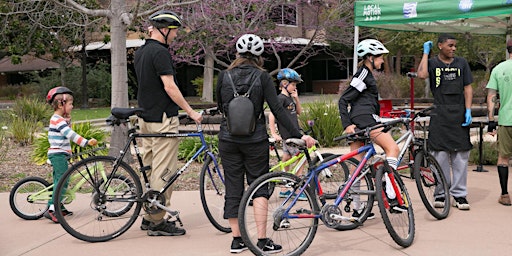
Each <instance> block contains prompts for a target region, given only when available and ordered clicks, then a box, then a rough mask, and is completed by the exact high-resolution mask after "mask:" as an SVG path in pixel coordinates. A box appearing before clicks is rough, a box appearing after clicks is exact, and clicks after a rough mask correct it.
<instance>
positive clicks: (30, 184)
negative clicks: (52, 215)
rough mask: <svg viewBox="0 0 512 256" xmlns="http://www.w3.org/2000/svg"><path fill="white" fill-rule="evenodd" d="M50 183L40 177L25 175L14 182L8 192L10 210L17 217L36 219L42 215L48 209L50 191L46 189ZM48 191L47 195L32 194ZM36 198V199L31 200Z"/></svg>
mask: <svg viewBox="0 0 512 256" xmlns="http://www.w3.org/2000/svg"><path fill="white" fill-rule="evenodd" d="M50 185H51V184H50V183H49V182H48V181H46V180H45V179H43V178H41V177H27V178H24V179H22V180H20V181H18V182H16V184H14V186H13V187H12V189H11V192H10V193H9V205H10V206H11V210H12V211H13V212H14V214H16V215H17V216H18V217H20V218H22V219H25V220H37V219H40V218H41V217H43V214H44V213H45V212H46V210H48V199H49V198H51V193H52V191H51V190H50V189H48V187H49V186H50ZM44 190H47V191H46V192H47V193H49V197H41V196H37V195H35V197H33V195H34V194H39V193H42V192H44ZM33 200H36V201H33Z"/></svg>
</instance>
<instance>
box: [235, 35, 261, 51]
mask: <svg viewBox="0 0 512 256" xmlns="http://www.w3.org/2000/svg"><path fill="white" fill-rule="evenodd" d="M264 50H265V49H264V46H263V40H261V38H260V37H259V36H257V35H254V34H245V35H242V36H241V37H240V38H238V40H237V41H236V51H237V52H238V53H247V52H250V53H252V54H254V55H256V56H260V55H261V54H262V53H263V51H264Z"/></svg>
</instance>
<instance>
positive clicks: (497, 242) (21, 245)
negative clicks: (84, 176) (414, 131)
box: [0, 166, 512, 256]
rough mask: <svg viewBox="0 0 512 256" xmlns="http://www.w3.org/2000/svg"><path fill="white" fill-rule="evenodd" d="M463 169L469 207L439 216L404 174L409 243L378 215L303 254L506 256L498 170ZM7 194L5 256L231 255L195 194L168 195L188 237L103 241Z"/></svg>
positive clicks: (0, 235)
mask: <svg viewBox="0 0 512 256" xmlns="http://www.w3.org/2000/svg"><path fill="white" fill-rule="evenodd" d="M468 169H469V177H468V190H469V196H468V201H469V203H470V204H471V210H470V211H460V210H458V209H456V208H451V211H450V216H449V217H448V218H447V219H445V220H441V221H439V220H436V219H434V218H433V217H432V216H431V215H430V214H429V213H428V212H427V211H426V209H425V207H424V206H423V204H422V203H421V200H420V198H419V196H418V193H417V189H416V186H415V183H414V181H413V180H409V179H405V182H406V186H407V188H408V189H409V193H410V194H411V197H412V198H413V207H414V213H415V222H416V238H415V240H414V243H413V244H412V246H410V247H409V248H405V249H404V248H401V247H399V246H398V245H396V244H395V243H394V242H393V240H392V239H391V237H390V236H389V234H388V233H387V231H386V229H385V227H384V224H383V223H382V219H381V218H379V217H378V218H376V219H374V220H368V221H367V222H366V223H365V224H364V226H362V227H360V228H358V229H356V230H352V231H344V232H340V231H335V230H331V229H328V228H326V227H324V226H321V227H320V228H319V229H318V232H317V234H316V236H315V239H314V241H313V243H312V245H311V247H310V248H309V249H308V250H307V251H306V253H305V255H334V254H340V255H341V254H343V255H378V256H382V255H510V254H509V253H511V252H512V241H511V237H512V235H511V233H512V207H506V206H502V205H500V204H498V203H497V199H498V196H499V193H500V188H499V184H498V177H497V173H496V171H495V169H496V168H495V167H493V166H484V169H486V170H489V172H474V171H472V170H474V169H475V166H470V167H469V168H468ZM178 182H179V181H178ZM8 197H9V194H8V193H0V206H1V207H0V216H1V217H0V227H2V231H0V255H3V256H11V255H27V256H29V255H37V256H39V255H76V256H80V255H84V256H85V255H87V256H91V255H109V256H116V255H119V256H126V255H198V256H199V255H231V254H230V253H229V246H230V244H231V234H224V233H221V232H219V231H217V230H216V229H215V228H214V227H213V226H212V225H211V224H210V223H209V222H208V219H207V218H206V216H205V215H204V212H203V209H202V206H201V202H200V199H199V192H198V191H177V192H175V193H174V194H173V199H172V200H173V202H174V205H173V208H175V209H179V210H180V211H181V217H182V220H183V223H184V225H185V228H186V230H187V234H186V235H184V236H181V237H148V236H147V235H146V232H144V231H140V230H139V225H140V220H139V221H137V222H136V223H135V224H134V226H133V227H132V228H131V229H130V230H129V231H127V232H126V233H125V234H123V235H121V236H120V237H118V238H116V239H114V240H111V241H109V242H104V243H87V242H83V241H80V240H77V239H75V238H74V237H72V236H71V235H69V234H67V233H66V232H65V231H64V229H62V228H61V226H60V225H57V224H53V223H51V222H50V221H49V220H47V219H40V220H36V221H27V220H22V219H20V218H18V217H17V216H16V215H14V213H12V211H11V209H10V206H9V203H8V201H9V199H8ZM240 255H251V253H250V251H246V252H244V253H241V254H240Z"/></svg>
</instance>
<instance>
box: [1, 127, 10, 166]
mask: <svg viewBox="0 0 512 256" xmlns="http://www.w3.org/2000/svg"><path fill="white" fill-rule="evenodd" d="M2 120H3V119H2ZM6 130H7V126H5V125H4V124H3V123H2V122H0V163H1V162H3V161H4V160H5V156H6V155H7V152H8V151H9V146H8V145H7V137H6V136H5V132H6Z"/></svg>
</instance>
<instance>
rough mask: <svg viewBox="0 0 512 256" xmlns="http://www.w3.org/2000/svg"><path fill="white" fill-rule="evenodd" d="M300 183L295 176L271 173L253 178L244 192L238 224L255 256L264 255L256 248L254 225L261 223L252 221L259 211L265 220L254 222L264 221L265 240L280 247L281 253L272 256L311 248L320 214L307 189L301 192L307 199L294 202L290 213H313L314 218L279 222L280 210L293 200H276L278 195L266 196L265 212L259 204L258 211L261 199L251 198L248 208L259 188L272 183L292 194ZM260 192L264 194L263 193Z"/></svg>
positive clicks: (308, 187) (290, 219) (311, 190)
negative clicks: (288, 190) (291, 191)
mask: <svg viewBox="0 0 512 256" xmlns="http://www.w3.org/2000/svg"><path fill="white" fill-rule="evenodd" d="M303 182H304V181H302V180H301V179H300V178H299V177H297V176H295V175H293V174H290V173H285V172H271V173H267V174H265V175H263V176H261V177H259V178H258V179H256V180H255V181H254V182H253V183H252V184H251V185H250V186H249V188H248V189H247V191H246V192H245V193H244V195H243V197H242V201H241V203H240V207H239V211H238V225H239V227H240V233H241V235H242V239H243V241H244V242H245V244H246V246H247V247H248V248H249V249H250V250H251V251H252V252H253V253H254V254H255V255H265V254H266V252H264V251H263V250H262V249H260V248H259V247H258V246H257V242H258V231H257V230H258V229H257V226H260V227H261V226H262V223H261V221H260V222H259V224H258V223H256V221H255V219H256V218H257V216H259V215H257V214H255V212H257V211H258V209H263V210H262V211H261V213H263V212H265V213H264V215H266V217H262V216H260V218H258V219H259V220H262V219H263V218H265V221H266V226H265V227H266V233H267V238H269V239H272V240H273V241H274V243H275V244H279V245H281V246H282V247H283V248H282V251H281V252H278V253H275V254H273V255H300V254H302V253H303V252H304V251H305V250H306V249H307V248H308V247H309V246H310V245H311V243H312V241H313V239H314V237H315V234H316V231H317V229H318V215H319V213H320V209H319V206H318V201H317V198H316V195H315V192H314V191H313V188H312V187H311V186H306V190H305V191H304V194H305V195H306V198H307V200H306V201H300V200H297V201H296V204H295V205H294V206H293V208H292V209H291V211H292V212H293V213H294V214H307V215H309V216H310V217H311V214H314V215H317V216H316V218H288V219H282V218H281V217H282V216H283V215H282V211H283V209H285V208H286V207H288V206H289V205H290V203H291V202H292V201H293V200H286V199H283V198H279V195H278V193H274V194H273V195H272V196H270V198H269V199H268V204H267V207H266V210H265V207H264V205H265V204H263V208H260V207H261V206H262V202H261V200H264V198H262V197H257V198H255V199H254V200H253V205H252V206H251V205H250V201H251V199H252V198H253V196H255V195H256V194H257V193H261V192H262V191H260V189H261V188H265V187H268V185H269V184H270V183H275V185H276V188H284V187H286V188H287V189H292V190H293V191H294V192H295V190H297V189H299V187H298V186H300V185H301V184H303ZM263 193H264V194H266V193H265V192H264V191H263ZM267 195H268V194H267ZM290 198H292V197H290ZM264 201H266V200H264ZM283 206H284V207H283Z"/></svg>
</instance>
